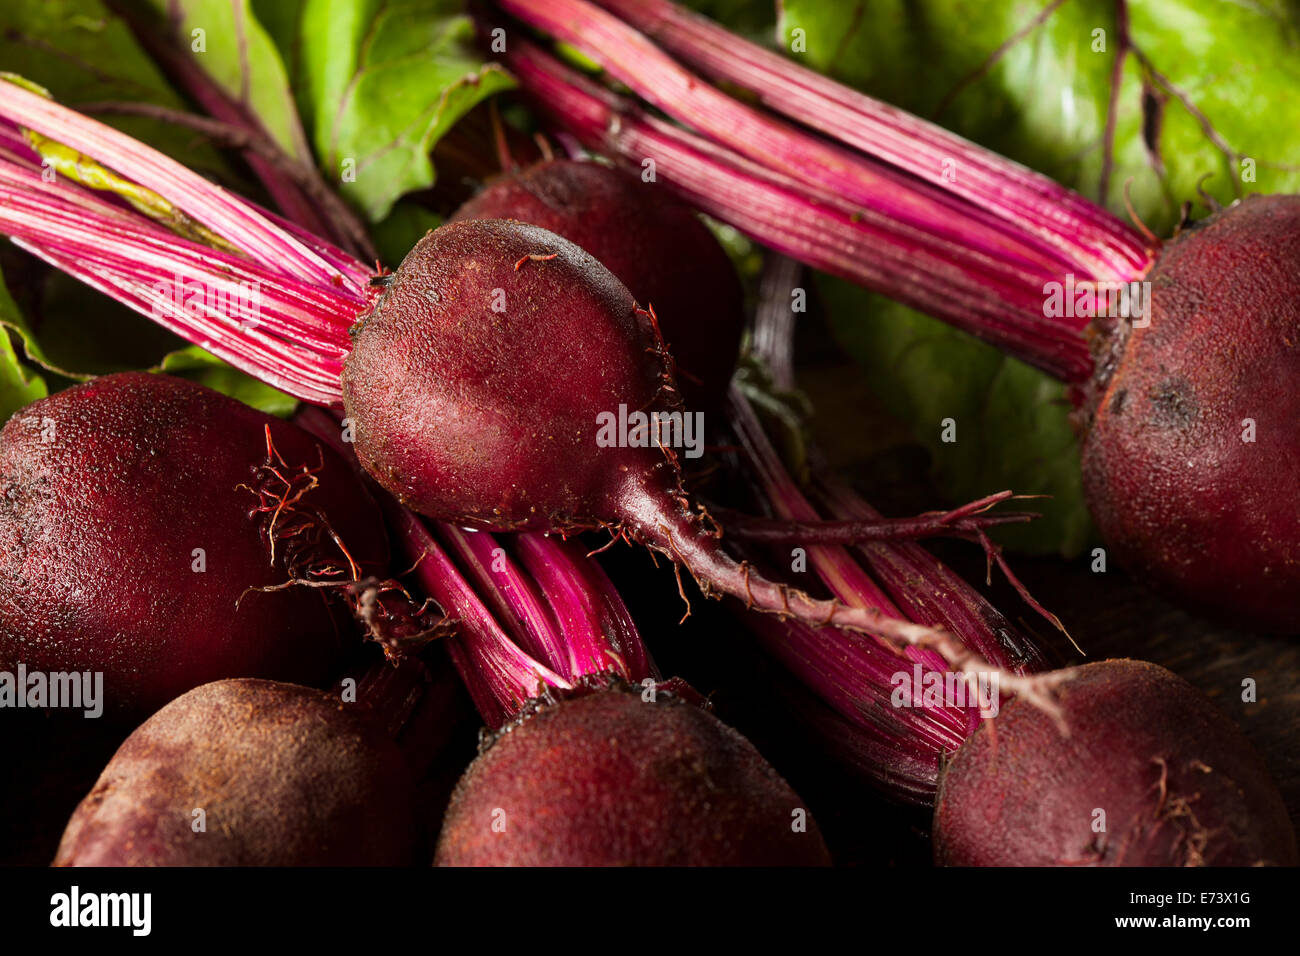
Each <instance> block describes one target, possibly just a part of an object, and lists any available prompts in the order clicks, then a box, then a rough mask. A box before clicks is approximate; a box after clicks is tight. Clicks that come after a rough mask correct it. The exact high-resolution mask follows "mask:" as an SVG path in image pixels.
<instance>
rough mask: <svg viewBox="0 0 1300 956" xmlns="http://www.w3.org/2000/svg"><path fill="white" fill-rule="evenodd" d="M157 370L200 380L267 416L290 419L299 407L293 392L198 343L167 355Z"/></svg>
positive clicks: (195, 380)
mask: <svg viewBox="0 0 1300 956" xmlns="http://www.w3.org/2000/svg"><path fill="white" fill-rule="evenodd" d="M158 371H160V372H166V373H167V374H169V375H176V376H178V377H180V378H188V379H190V380H191V381H194V382H199V383H201V384H203V385H206V386H207V387H208V388H212V389H216V390H217V391H218V392H221V393H222V394H225V395H229V396H230V397H231V398H237V399H239V401H241V402H243V403H244V404H245V405H252V406H253V407H254V408H257V409H261V410H262V411H264V412H266V413H267V414H268V415H276V416H279V417H280V418H288V417H289V416H290V415H292V414H293V412H294V409H296V408H297V407H298V401H297V399H295V398H294V397H293V396H292V395H286V394H285V393H284V392H281V391H279V390H278V389H274V388H272V387H271V386H269V385H263V384H262V383H261V382H259V381H258V380H257V379H255V378H252V377H251V376H249V375H245V374H244V373H243V372H241V371H239V369H237V368H234V367H232V366H230V365H227V364H226V363H225V362H223V361H222V360H221V359H219V358H217V357H216V356H215V355H213V354H211V353H210V352H205V351H203V349H201V348H199V347H198V346H197V345H191V346H189V347H188V348H183V349H179V350H177V351H175V352H172V353H170V354H168V355H167V356H165V357H164V358H163V360H162V362H161V363H160V364H159V366H158Z"/></svg>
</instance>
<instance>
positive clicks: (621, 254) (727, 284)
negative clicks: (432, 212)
mask: <svg viewBox="0 0 1300 956" xmlns="http://www.w3.org/2000/svg"><path fill="white" fill-rule="evenodd" d="M459 219H518V220H520V221H521V222H527V223H531V224H532V225H534V226H541V227H542V228H543V229H549V230H550V231H551V232H553V233H555V234H556V235H559V236H563V237H564V238H565V239H568V240H569V241H570V242H573V243H576V244H578V245H579V246H581V247H582V248H583V249H586V250H587V251H588V252H590V253H591V254H592V255H593V256H595V257H596V258H597V259H598V260H600V262H601V263H602V264H603V265H604V266H605V267H606V268H607V269H609V271H610V272H612V273H614V275H616V276H618V278H619V280H620V281H621V282H622V283H623V284H624V285H625V286H627V287H628V289H629V290H630V291H631V293H632V295H633V296H635V297H636V300H637V302H639V303H641V305H643V306H646V307H650V306H653V307H654V310H655V314H656V315H657V316H658V318H659V327H660V329H661V330H662V332H663V336H664V340H665V341H666V342H667V344H668V350H669V351H670V352H671V353H672V355H673V358H674V359H675V360H676V362H677V369H678V382H679V384H680V385H681V388H682V391H683V393H684V394H685V396H686V399H687V404H688V405H690V406H691V407H692V408H695V407H699V408H702V409H705V410H706V411H713V410H715V409H718V408H721V406H722V399H723V396H724V394H725V393H726V389H727V384H728V383H729V382H730V381H731V373H732V371H733V370H734V368H735V365H736V355H737V353H738V352H739V350H740V334H741V331H742V330H743V329H744V324H745V317H744V293H743V292H742V290H741V288H740V281H739V279H737V277H736V271H735V269H734V268H733V267H732V265H731V260H730V259H729V258H728V257H727V253H726V252H725V251H724V250H723V248H722V246H721V245H719V243H718V240H717V239H715V238H714V237H713V234H712V233H711V232H710V231H709V230H708V227H706V226H705V225H704V223H702V222H701V221H700V219H699V217H697V216H696V215H695V213H694V212H692V211H691V210H690V209H688V208H687V207H686V206H683V205H682V204H680V203H679V202H677V201H676V200H675V199H673V198H672V197H671V196H669V195H667V193H666V192H665V191H664V190H663V189H662V188H660V187H658V186H657V185H656V184H655V183H644V182H642V181H641V180H640V179H638V178H637V177H635V176H632V175H630V174H628V173H626V172H624V171H622V170H618V169H614V168H613V167H611V166H605V165H602V164H600V163H588V162H577V161H574V160H569V159H556V160H551V161H549V162H544V163H538V164H537V165H535V166H530V167H528V168H527V169H524V170H522V171H521V172H517V173H513V174H511V175H506V176H502V177H500V178H499V179H496V180H493V181H492V182H491V183H490V184H489V185H488V186H487V187H486V188H485V189H483V190H482V191H481V192H480V193H479V194H478V195H477V196H475V197H474V198H473V199H471V200H470V201H469V202H467V203H465V204H464V205H463V206H461V207H460V209H459V210H457V212H456V214H455V215H454V216H453V217H452V221H455V220H459Z"/></svg>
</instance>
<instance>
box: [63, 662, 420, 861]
mask: <svg viewBox="0 0 1300 956" xmlns="http://www.w3.org/2000/svg"><path fill="white" fill-rule="evenodd" d="M417 833H418V828H417V825H416V814H415V798H414V783H413V781H412V779H411V773H410V770H409V769H408V767H407V765H406V763H405V761H404V758H403V757H402V753H401V751H400V750H399V749H398V747H397V745H396V744H395V743H394V742H393V741H392V740H390V739H389V738H388V737H387V736H385V735H384V734H383V733H382V732H381V731H380V730H379V729H378V726H377V725H375V724H373V723H372V722H371V719H370V717H369V715H368V713H367V712H366V711H365V710H364V707H363V705H360V704H345V703H343V702H342V701H341V700H340V699H339V698H338V697H336V696H334V695H332V694H328V693H325V692H324V691H318V690H313V689H311V688H308V687H300V686H297V685H294V684H282V683H276V682H274V681H265V680H250V679H240V680H224V681H217V682H215V683H211V684H205V685H203V686H202V687H198V688H195V689H194V690H191V691H190V692H188V693H186V694H184V695H182V696H181V697H178V698H177V699H176V700H174V701H172V702H171V703H170V704H168V705H167V706H166V707H164V708H163V709H162V710H160V711H159V712H158V713H156V714H154V715H153V716H152V717H150V718H149V719H148V720H147V721H145V722H144V723H143V724H142V725H141V726H140V727H139V728H137V729H136V731H135V732H134V733H132V734H131V736H130V737H128V738H127V739H126V741H125V742H124V743H123V744H122V746H121V747H120V748H118V751H117V753H116V754H115V755H114V756H113V759H112V760H111V761H109V764H108V766H107V767H106V768H105V769H104V772H103V774H102V775H101V776H100V778H99V780H98V781H97V782H96V783H95V786H94V788H93V789H92V790H91V791H90V794H89V795H88V796H87V797H86V798H85V799H84V800H83V801H82V802H81V804H80V805H79V806H78V807H77V809H76V811H75V812H74V813H73V815H72V819H71V820H70V821H69V822H68V827H67V829H66V831H65V832H64V834H63V839H62V841H61V842H60V844H59V850H58V854H57V855H56V857H55V860H54V865H55V866H389V865H401V864H406V863H410V862H412V857H413V854H414V850H415V847H416V845H417Z"/></svg>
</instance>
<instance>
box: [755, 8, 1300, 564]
mask: <svg viewBox="0 0 1300 956" xmlns="http://www.w3.org/2000/svg"><path fill="white" fill-rule="evenodd" d="M1126 6H1127V9H1128V11H1129V16H1130V21H1131V22H1130V24H1129V27H1130V29H1129V40H1130V43H1129V44H1125V43H1124V42H1123V37H1122V35H1121V31H1120V29H1119V27H1120V24H1119V22H1118V20H1117V16H1116V10H1117V5H1116V4H1115V3H1114V2H1113V0H1068V2H1064V3H1044V2H1033V3H1030V2H1024V0H994V2H991V3H980V4H977V5H975V4H971V3H970V2H969V0H857V2H853V3H835V4H831V3H822V2H818V0H784V3H783V4H782V16H781V21H780V32H781V36H782V37H783V38H784V41H785V42H784V47H785V49H786V51H787V52H788V54H789V55H790V56H792V57H793V58H794V59H796V60H798V61H800V62H802V63H804V64H805V65H808V66H811V67H813V68H815V69H818V70H821V71H823V72H826V73H828V74H829V75H831V76H834V77H835V78H836V79H839V80H841V81H842V82H845V83H848V84H850V85H853V86H856V87H858V88H860V89H862V90H864V91H865V92H868V93H871V94H872V95H875V96H878V97H880V98H882V99H884V100H887V101H889V102H891V103H895V104H897V105H899V106H902V107H904V108H905V109H908V110H910V111H911V112H914V113H916V114H918V115H920V116H924V117H929V118H931V119H935V120H936V121H938V122H940V123H942V124H944V125H946V126H948V127H949V128H951V129H953V130H955V131H956V132H958V133H961V134H962V135H964V136H967V137H969V138H970V139H973V140H975V141H976V142H979V143H982V144H984V145H986V146H989V147H990V148H992V149H995V150H997V151H998V152H1000V153H1002V154H1003V155H1006V156H1009V157H1011V158H1013V159H1016V160H1019V161H1020V162H1023V163H1025V164H1026V165H1029V166H1032V167H1034V168H1036V169H1039V170H1041V171H1043V172H1045V173H1047V174H1049V175H1051V176H1053V177H1055V178H1056V179H1058V180H1060V181H1061V182H1063V183H1065V184H1066V185H1069V186H1071V187H1073V188H1075V189H1077V190H1079V191H1080V192H1082V193H1083V194H1084V195H1087V196H1089V197H1090V198H1092V199H1094V200H1098V199H1099V198H1101V197H1102V193H1103V181H1104V182H1105V188H1104V193H1105V196H1104V198H1105V200H1106V201H1105V205H1106V206H1107V207H1108V208H1110V209H1111V210H1112V211H1115V212H1117V213H1120V214H1123V191H1124V186H1125V184H1126V183H1129V184H1130V187H1129V188H1130V193H1131V196H1132V201H1133V204H1134V207H1135V209H1136V210H1137V212H1138V214H1139V215H1140V216H1141V217H1142V218H1143V220H1144V221H1145V222H1146V223H1147V224H1148V225H1150V226H1151V227H1152V229H1154V230H1156V231H1157V232H1161V231H1163V232H1164V233H1166V234H1167V233H1168V232H1169V231H1170V230H1171V229H1172V227H1173V225H1174V224H1175V222H1176V221H1177V219H1178V216H1179V207H1180V205H1181V204H1182V203H1184V202H1186V201H1189V200H1196V199H1198V192H1197V186H1198V183H1199V182H1200V180H1201V179H1202V178H1203V177H1205V176H1206V175H1207V174H1208V175H1209V176H1210V179H1209V180H1208V181H1206V182H1205V183H1204V187H1203V188H1204V189H1205V191H1206V192H1207V193H1209V194H1212V195H1214V196H1216V197H1217V198H1218V199H1219V200H1220V201H1223V202H1228V201H1231V200H1232V199H1233V198H1235V197H1236V196H1237V195H1238V194H1240V193H1241V192H1279V191H1284V192H1294V191H1296V190H1297V189H1298V188H1300V166H1298V165H1289V164H1288V163H1289V160H1290V159H1291V158H1292V157H1295V156H1296V155H1300V126H1297V125H1296V124H1295V123H1291V122H1284V121H1283V118H1284V117H1293V116H1295V115H1297V108H1298V107H1300V93H1298V92H1297V90H1300V59H1298V58H1297V57H1296V55H1295V49H1296V46H1297V43H1298V42H1300V26H1298V21H1297V17H1298V16H1300V14H1298V13H1297V8H1296V7H1295V5H1293V4H1287V3H1283V2H1278V0H1265V2H1256V3H1250V4H1230V3H1219V4H1207V3H1204V2H1197V0H1142V2H1130V3H1128V4H1127V5H1126ZM1120 51H1126V52H1124V56H1123V61H1122V64H1121V74H1120V75H1121V82H1120V85H1119V89H1118V94H1117V96H1116V106H1115V113H1114V116H1115V120H1114V127H1115V131H1114V137H1113V147H1112V148H1111V149H1110V150H1107V149H1106V135H1105V131H1106V122H1107V115H1108V110H1109V107H1110V95H1111V75H1112V72H1113V70H1114V69H1115V64H1116V57H1117V53H1118V52H1120ZM1108 158H1109V159H1108ZM956 174H957V175H958V176H960V175H961V170H960V169H957V170H956ZM821 288H822V291H823V292H824V294H825V295H826V297H827V299H828V300H829V301H830V302H831V303H832V325H833V328H834V330H835V332H836V335H837V337H838V338H839V340H840V341H841V343H842V344H843V345H844V347H845V348H846V349H847V350H848V351H850V352H851V353H852V354H853V355H854V357H855V358H856V359H857V360H858V361H859V362H860V363H861V364H862V365H863V366H864V368H865V369H866V371H867V373H868V375H869V376H870V379H871V381H872V382H873V385H874V387H875V388H876V390H877V391H878V392H879V394H880V395H881V396H882V398H883V399H884V400H885V401H886V402H887V403H888V404H889V405H890V406H891V407H892V408H894V409H895V411H896V412H898V413H899V414H900V415H902V416H904V417H905V420H906V421H907V422H908V423H909V424H910V425H911V426H912V428H913V430H914V433H915V434H916V435H917V437H918V438H919V439H921V440H922V441H923V442H924V443H925V444H926V445H927V446H928V447H929V448H930V450H931V452H932V453H933V456H934V459H935V464H936V471H937V474H938V477H939V478H940V479H941V481H942V483H943V487H944V489H945V491H946V492H947V493H948V494H950V495H951V496H952V497H953V499H954V500H964V499H967V498H970V497H974V496H977V495H980V494H985V493H987V492H989V491H990V490H993V489H1000V488H1004V487H1011V488H1014V489H1015V490H1016V491H1019V492H1026V493H1030V492H1033V493H1047V494H1051V495H1053V500H1052V501H1051V502H1050V503H1047V507H1045V508H1040V509H1039V510H1044V511H1045V512H1046V513H1047V515H1048V517H1047V518H1046V519H1045V520H1044V521H1040V522H1036V523H1035V524H1033V525H1029V526H1025V527H1019V528H1008V529H1002V530H1003V531H1004V532H1005V533H1004V535H1003V536H1002V537H1003V540H1005V541H1007V543H1008V544H1010V545H1012V546H1015V547H1021V548H1025V549H1030V550H1060V551H1062V552H1064V553H1067V554H1069V553H1073V552H1074V551H1076V550H1077V549H1078V548H1080V547H1082V546H1083V545H1084V543H1085V542H1086V541H1087V537H1088V531H1087V528H1088V519H1087V516H1086V511H1085V509H1084V506H1083V502H1082V498H1081V495H1080V489H1079V482H1078V468H1077V451H1076V450H1075V448H1074V446H1073V441H1072V437H1071V436H1072V429H1071V426H1070V422H1069V420H1068V404H1067V403H1066V402H1065V400H1064V395H1063V390H1062V389H1061V387H1060V386H1058V385H1056V384H1055V383H1053V382H1051V381H1050V380H1048V379H1046V378H1045V377H1044V376H1042V375H1041V374H1039V373H1037V372H1035V371H1033V370H1031V369H1029V368H1027V367H1026V366H1024V365H1022V364H1020V363H1019V362H1016V361H1014V360H1012V359H1007V358H1003V357H1002V356H1001V355H1000V354H999V353H997V352H995V351H994V350H993V349H991V348H989V347H988V346H985V345H983V344H981V343H979V342H976V341H975V340H974V339H971V338H970V337H968V336H965V335H962V334H960V333H956V332H953V331H951V330H949V329H947V328H946V327H944V326H942V325H940V324H939V323H938V322H936V321H935V320H933V319H930V318H928V317H925V316H922V315H920V314H918V313H915V312H912V311H910V310H908V309H905V308H903V307H901V306H898V305H895V304H893V303H889V302H886V301H884V300H882V299H880V298H879V297H877V296H872V295H870V294H869V293H866V292H863V291H862V290H860V289H857V288H854V287H850V286H847V285H845V284H843V283H838V282H832V281H830V280H826V281H824V282H823V283H822V286H821ZM948 417H951V418H953V419H954V421H955V422H956V427H957V440H956V441H955V442H943V441H942V440H941V438H942V435H941V431H940V425H939V423H940V420H941V419H943V418H948Z"/></svg>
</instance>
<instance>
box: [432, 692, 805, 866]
mask: <svg viewBox="0 0 1300 956" xmlns="http://www.w3.org/2000/svg"><path fill="white" fill-rule="evenodd" d="M800 820H801V821H803V827H802V828H800V827H799V826H798V824H797V821H800ZM435 863H437V864H439V865H443V866H598V865H635V866H655V865H661V866H673V865H680V866H745V865H756V866H761V865H768V866H770V865H787V866H815V865H825V864H828V863H829V858H828V856H827V852H826V846H825V844H824V843H823V842H822V838H821V834H820V832H819V831H818V829H817V825H816V823H815V822H814V821H813V820H812V818H811V816H810V815H809V814H808V813H807V811H806V810H805V809H804V804H803V803H802V802H801V801H800V799H799V797H798V795H797V794H796V793H795V792H794V791H793V790H791V789H790V786H789V784H787V783H786V782H785V781H784V780H783V779H782V778H781V777H780V775H779V774H777V772H776V771H775V770H773V769H772V767H771V766H770V765H769V764H768V763H767V762H766V761H765V760H764V759H763V758H762V757H761V756H760V755H759V753H758V751H757V750H755V749H754V746H753V745H752V744H751V743H749V741H747V740H746V739H745V738H744V737H742V736H741V735H740V734H738V733H736V731H734V730H732V729H731V728H729V727H727V726H726V725H724V724H722V723H721V722H719V721H718V720H717V719H716V718H714V717H712V716H711V715H709V714H707V713H705V712H704V711H703V710H701V709H699V708H698V707H695V706H693V705H690V704H687V703H685V702H684V701H682V700H681V699H678V698H668V697H666V696H661V698H660V699H659V700H658V701H657V702H654V703H647V702H645V701H643V700H642V699H641V697H640V695H639V694H637V693H634V692H631V691H629V690H622V689H617V688H615V689H610V690H601V691H596V692H594V693H590V694H588V695H586V696H581V697H576V698H571V699H568V700H563V701H561V702H560V703H549V704H545V705H541V706H540V707H539V708H538V709H537V710H535V711H534V712H532V713H529V714H528V715H527V716H525V717H523V718H522V719H521V720H520V721H519V722H518V723H516V724H514V725H512V726H510V727H508V728H507V729H505V730H504V731H502V732H501V733H500V734H499V735H498V736H497V738H496V739H495V741H494V742H493V743H492V744H491V745H490V746H489V747H488V748H487V749H486V750H485V751H484V752H483V753H482V754H481V755H480V756H479V757H478V759H477V760H475V761H474V763H473V764H471V765H470V768H469V770H468V771H467V772H466V773H465V776H464V777H462V778H461V781H460V783H459V784H458V785H457V788H456V792H455V794H453V796H452V801H451V806H450V807H449V809H448V811H447V816H446V818H445V820H444V823H443V830H442V836H441V838H440V839H439V843H438V851H437V855H436V858H435Z"/></svg>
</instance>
